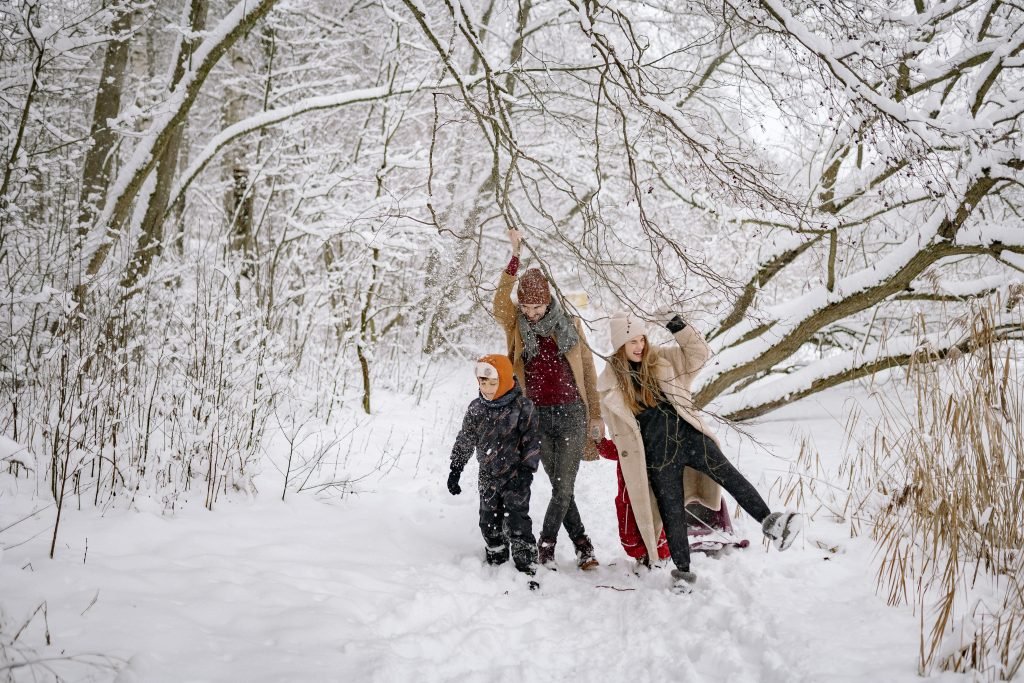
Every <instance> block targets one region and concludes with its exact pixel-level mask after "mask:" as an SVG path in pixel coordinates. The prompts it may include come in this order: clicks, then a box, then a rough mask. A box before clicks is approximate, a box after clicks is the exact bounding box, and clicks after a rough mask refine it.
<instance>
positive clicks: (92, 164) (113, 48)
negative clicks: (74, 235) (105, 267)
mask: <svg viewBox="0 0 1024 683" xmlns="http://www.w3.org/2000/svg"><path fill="white" fill-rule="evenodd" d="M115 13H116V14H115V17H114V21H113V23H112V24H111V25H110V32H111V33H112V34H113V35H114V39H113V40H111V41H110V42H109V43H107V50H106V54H105V55H104V57H103V70H102V72H101V74H100V82H99V85H98V86H97V89H96V106H95V107H94V109H93V114H92V126H91V127H90V129H89V138H90V140H91V141H92V143H91V144H90V145H89V148H88V150H87V151H86V153H85V162H84V163H83V165H82V192H81V195H80V197H79V203H78V221H77V225H78V234H79V236H80V237H85V235H86V234H88V232H89V228H90V227H91V226H92V223H93V221H95V220H96V216H97V215H99V210H100V206H99V203H100V202H101V201H102V199H103V197H104V196H105V195H106V194H107V186H108V185H109V184H110V176H111V175H112V170H113V166H114V147H115V145H116V144H117V135H116V134H115V132H114V130H113V129H112V128H111V127H110V121H111V119H115V118H117V115H118V114H119V113H120V111H121V92H122V91H123V89H124V76H125V70H126V69H127V67H128V44H129V40H128V38H129V36H128V32H129V31H130V30H131V27H132V15H133V12H132V11H130V10H128V9H125V8H122V9H121V10H115Z"/></svg>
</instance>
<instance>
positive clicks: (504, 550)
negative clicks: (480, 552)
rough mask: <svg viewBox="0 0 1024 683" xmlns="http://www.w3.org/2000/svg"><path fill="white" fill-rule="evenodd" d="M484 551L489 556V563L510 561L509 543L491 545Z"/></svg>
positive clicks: (496, 563)
mask: <svg viewBox="0 0 1024 683" xmlns="http://www.w3.org/2000/svg"><path fill="white" fill-rule="evenodd" d="M484 553H485V554H486V556H487V564H490V565H499V564H505V563H506V562H508V555H509V552H508V546H507V545H504V544H502V545H489V546H487V547H486V548H484Z"/></svg>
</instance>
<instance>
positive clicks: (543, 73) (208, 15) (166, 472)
mask: <svg viewBox="0 0 1024 683" xmlns="http://www.w3.org/2000/svg"><path fill="white" fill-rule="evenodd" d="M1022 53H1024V9H1022V8H1021V7H1020V6H1019V5H1018V4H1016V3H1012V2H1004V1H1002V0H985V1H980V0H948V1H945V2H933V1H932V0H912V1H911V0H908V1H905V2H904V1H896V0H889V1H884V0H878V1H872V0H849V1H836V2H828V3H819V2H807V1H803V0H757V1H754V0H724V1H720V2H703V1H696V0H686V1H676V0H672V1H666V2H631V1H629V0H621V1H617V2H611V1H609V2H597V1H593V2H591V1H586V0H581V1H579V2H577V1H575V0H565V1H563V0H544V1H533V0H519V1H518V2H509V3H506V2H498V1H497V0H475V1H473V2H461V3H460V2H454V1H452V0H441V1H440V2H433V1H422V0H401V1H398V0H396V1H394V2H392V1H390V0H354V1H351V2H349V1H347V0H346V1H345V2H335V1H333V0H331V1H328V0H322V1H321V0H304V1H301V2H300V1H299V0H276V1H275V0H243V1H241V2H238V3H231V2H225V1H222V0H185V1H180V0H176V1H174V2H142V1H126V2H101V1H98V0H81V1H77V0H76V1H66V0H61V1H48V0H34V1H31V2H30V1H27V0H14V1H13V2H10V3H6V4H5V5H4V6H2V7H0V160H2V163H3V166H2V180H0V273H2V275H0V280H2V282H3V291H2V293H0V332H2V334H0V392H2V394H0V427H2V434H3V437H4V438H5V439H6V441H5V444H7V445H5V448H4V449H3V451H0V456H2V458H3V460H2V467H0V478H8V479H9V480H12V481H16V482H17V481H24V482H30V484H28V485H27V489H28V490H31V491H33V494H32V495H36V496H39V497H40V498H46V497H49V499H50V500H52V501H53V502H54V504H55V506H56V509H57V515H56V521H55V523H54V524H53V528H52V543H51V547H50V552H51V555H52V554H53V553H54V552H55V549H56V547H57V539H58V537H59V532H60V520H61V515H62V514H64V510H65V507H66V506H68V505H69V502H70V501H71V500H74V501H75V506H76V507H80V506H82V505H83V504H84V505H92V506H96V507H99V508H103V509H108V508H122V507H131V506H132V505H134V504H136V503H137V501H139V500H141V499H146V500H150V501H156V502H157V503H158V504H159V505H160V506H161V507H162V509H164V510H165V511H167V512H168V513H171V512H173V511H175V510H177V509H179V508H181V507H183V506H186V505H201V506H205V507H207V508H209V509H211V510H214V509H216V507H217V505H218V503H219V502H220V501H221V500H223V499H224V497H232V496H247V495H255V487H254V485H253V480H252V477H253V476H254V474H255V473H256V472H258V471H259V469H260V468H261V467H262V466H264V464H265V463H264V456H265V453H266V449H267V444H268V443H269V442H272V441H273V442H275V443H280V442H281V440H282V439H283V440H284V441H286V442H287V443H288V444H289V449H288V457H287V458H286V461H285V462H284V464H283V465H282V467H283V470H284V486H283V491H282V492H281V495H282V497H284V496H287V495H288V494H289V493H294V492H300V491H304V492H311V493H315V494H317V495H323V496H331V495H334V496H343V495H344V494H345V493H346V491H348V490H350V489H351V487H352V485H353V482H352V481H350V480H348V479H346V478H344V477H337V476H334V475H331V472H332V471H334V472H336V470H337V468H336V467H335V468H334V470H332V469H331V468H330V467H328V463H331V462H333V463H335V465H336V464H337V462H338V461H340V460H343V459H344V454H341V453H339V452H338V451H339V444H340V443H341V442H342V440H343V439H342V436H343V435H345V434H350V433H352V432H357V431H358V430H360V429H361V428H366V426H367V425H369V424H370V420H371V418H372V415H373V413H374V407H375V402H376V399H377V397H378V396H379V395H380V393H381V392H391V391H401V392H407V393H409V394H411V395H412V396H424V395H426V394H429V387H430V386H431V384H432V382H434V381H435V379H436V377H437V376H438V375H439V374H440V373H443V372H447V371H448V370H449V369H450V367H451V365H450V363H451V362H452V361H453V360H456V361H465V360H468V359H471V358H472V357H474V355H475V354H476V353H478V352H479V351H480V350H481V344H482V340H488V339H493V329H492V327H493V323H492V321H491V319H490V316H489V314H488V307H489V306H488V304H489V300H490V296H491V293H492V291H493V288H494V285H495V283H496V280H497V275H498V273H499V272H500V270H501V269H502V268H503V267H504V265H505V263H506V260H507V257H508V253H509V252H508V246H507V242H506V240H505V232H506V231H507V230H508V229H509V228H513V227H515V228H519V229H522V230H524V232H525V233H526V235H527V246H526V250H525V251H526V258H527V260H528V261H529V264H528V265H534V266H538V267H541V268H543V269H544V270H545V271H546V272H548V273H549V274H550V276H551V278H552V281H553V282H554V283H555V284H556V285H557V287H558V288H559V290H560V293H561V294H562V295H563V296H564V297H565V299H566V301H567V302H568V303H569V304H570V306H571V307H572V308H573V309H574V310H575V312H577V313H579V314H580V315H581V317H582V318H583V319H584V320H585V321H586V323H587V324H588V325H589V326H590V329H591V335H590V336H591V340H592V343H593V346H594V348H595V351H596V352H598V353H599V354H601V353H605V352H607V351H608V349H606V348H604V346H603V344H604V331H603V320H604V318H605V316H606V314H607V313H608V312H610V311H612V310H615V309H618V308H623V307H625V308H630V309H633V310H634V311H636V312H638V313H640V314H642V315H648V316H650V315H652V314H653V313H654V312H655V311H656V310H658V309H661V308H663V307H665V306H673V307H676V308H678V309H681V310H683V311H684V312H685V313H686V315H687V316H688V317H689V319H691V320H692V321H693V322H694V323H695V324H697V325H699V327H700V328H701V329H702V330H704V332H705V336H706V337H707V338H708V340H709V341H710V343H711V345H712V347H713V349H714V350H715V352H716V357H715V361H714V363H713V365H712V366H710V367H709V368H707V369H706V371H705V372H704V373H703V375H702V376H701V378H700V386H699V387H698V390H697V391H696V392H695V400H696V402H697V403H698V404H699V405H700V406H701V407H705V408H707V409H708V410H709V411H711V412H712V413H714V414H715V415H717V416H719V417H720V418H721V419H722V420H728V421H734V422H735V423H738V425H739V426H740V428H741V429H742V424H743V421H746V420H751V419H754V418H758V417H761V416H764V415H766V414H768V413H770V412H771V411H773V410H775V409H778V408H780V407H782V406H785V405H788V404H789V403H791V402H793V401H795V400H798V399H800V398H802V397H806V396H810V395H812V394H815V393H817V392H820V391H822V390H825V389H828V388H831V387H836V386H839V385H842V384H844V383H847V382H853V381H856V380H861V379H869V380H870V379H872V378H874V377H876V376H878V375H879V373H883V374H884V376H886V377H896V376H897V374H893V369H894V368H896V369H900V370H899V374H898V376H899V377H900V378H902V380H901V381H903V382H904V385H905V386H907V387H910V393H911V395H913V396H916V402H915V403H914V405H912V406H910V409H908V410H901V409H892V410H891V411H890V413H889V415H890V417H893V422H891V423H881V424H880V425H878V426H876V431H875V434H876V436H877V439H875V440H873V441H872V442H871V443H868V444H867V445H866V446H864V448H863V449H862V452H860V453H859V454H858V455H857V457H858V458H860V460H857V462H858V463H860V465H858V466H853V465H852V464H851V463H846V465H845V467H846V469H844V470H843V471H842V472H841V473H840V476H845V477H848V478H849V485H848V487H847V492H846V495H847V498H846V503H844V504H843V505H841V506H838V507H837V506H835V505H833V506H832V507H830V508H829V509H830V512H832V513H833V514H836V515H838V516H839V517H840V518H842V519H847V520H849V521H850V522H851V524H853V525H854V526H856V527H857V528H858V529H859V528H860V525H861V524H863V525H864V526H865V527H866V528H868V530H869V531H870V533H872V534H873V535H874V536H875V537H876V538H877V539H878V543H879V544H880V547H881V548H882V549H883V550H884V552H883V553H882V558H883V559H882V560H881V566H882V569H881V570H880V577H885V578H880V584H881V585H885V586H888V589H889V590H890V593H891V595H890V597H891V599H892V600H893V601H894V602H900V601H906V602H914V601H915V598H913V596H912V595H910V593H914V592H915V591H918V592H919V593H920V595H921V596H924V595H925V594H929V595H931V593H928V591H933V590H934V591H936V593H935V595H934V596H933V598H934V599H935V600H938V601H939V602H938V603H935V602H928V604H929V605H933V604H938V605H939V606H940V607H939V608H938V609H936V610H933V611H930V612H929V614H930V616H929V617H928V619H927V620H925V619H922V653H921V663H920V666H921V670H922V672H925V671H928V670H931V668H932V667H934V666H938V665H941V666H943V667H948V668H954V669H970V668H972V667H973V668H976V669H978V670H981V671H985V672H989V673H990V674H992V675H999V676H1007V675H1010V676H1012V675H1013V673H1015V672H1016V671H1017V670H1018V669H1019V667H1020V665H1021V661H1022V660H1021V658H1022V656H1024V655H1022V651H1024V650H1022V645H1021V643H1022V638H1024V636H1022V620H1024V609H1022V605H1024V597H1022V591H1021V584H1020V577H1021V576H1022V573H1021V562H1022V561H1024V560H1022V557H1021V553H1020V548H1021V546H1022V543H1021V538H1020V534H1021V529H1024V524H1022V523H1021V522H1022V521H1024V509H1022V507H1021V506H1020V503H1019V501H1020V500H1022V499H1024V495H1022V493H1024V491H1022V485H1021V482H1020V478H1019V476H1018V471H1019V469H1018V468H1019V465H1018V460H1019V456H1020V453H1021V449H1022V443H1024V440H1022V438H1021V427H1020V425H1021V423H1022V420H1021V415H1022V413H1021V411H1022V403H1021V389H1020V385H1021V378H1020V376H1019V364H1018V360H1017V359H1018V354H1019V352H1020V342H1021V338H1022V331H1024V326H1022V306H1021V298H1022V292H1024V290H1022V286H1021V284H1020V283H1021V273H1022V272H1024V228H1022V218H1021V216H1022V214H1021V211H1022V208H1024V207H1022V201H1024V186H1022V184H1021V181H1022V177H1024V147H1022V141H1021V135H1022V131H1021V119H1022V116H1024V77H1022V67H1024V54H1022ZM488 350H493V349H488ZM314 444H315V445H314ZM936 444H939V445H936ZM805 464H806V463H805ZM23 486H24V485H23ZM19 490H22V491H24V490H26V489H25V488H22V489H19ZM868 494H870V495H868ZM851 501H856V502H851ZM840 508H841V509H840ZM862 513H863V514H862ZM950 520H953V521H950ZM4 530H5V529H4V528H0V535H2V534H3V532H4ZM922 539H929V540H922ZM971 568H973V571H974V572H975V574H977V573H978V571H982V573H983V574H984V575H986V576H988V577H991V579H992V581H993V582H995V584H996V585H998V586H1000V589H999V591H997V594H998V595H1000V596H1001V598H1000V600H1001V601H1002V603H1001V604H998V605H995V604H987V605H986V606H985V607H984V609H985V610H987V611H985V614H984V618H982V617H980V616H979V617H978V619H977V620H976V623H977V624H981V625H980V626H978V627H977V628H976V629H975V628H974V627H964V628H965V630H966V632H968V633H969V634H970V637H969V638H967V642H968V645H966V646H962V647H955V648H952V649H951V648H949V647H944V646H943V644H942V643H943V638H944V636H945V635H947V634H948V632H949V629H950V628H952V626H951V621H950V619H949V614H951V613H952V612H953V605H954V604H960V603H958V602H957V601H960V600H966V601H967V602H966V603H964V604H970V600H969V599H968V598H967V597H965V596H966V595H967V593H969V590H968V588H967V587H965V584H964V577H965V576H967V575H968V574H969V573H970V572H971V571H972V569H971ZM908 585H910V586H915V588H912V589H911V590H909V591H908V590H907V586H908ZM897 586H902V590H901V589H900V588H897ZM920 600H921V601H922V604H924V602H925V598H923V597H921V598H920ZM943 600H944V601H945V602H943ZM997 602H998V601H997ZM943 605H946V606H947V607H946V608H943V607H942V606H943ZM968 609H969V608H968ZM975 609H976V610H977V609H978V608H977V605H975ZM3 626H4V625H3V624H2V623H0V631H2V632H3V638H4V639H5V640H2V641H0V647H2V648H3V650H2V651H3V652H12V651H14V649H15V647H16V640H17V635H16V634H15V633H14V631H15V628H13V627H8V628H2V627H3ZM958 628H960V627H958ZM0 662H2V659H0ZM993 672H995V673H993Z"/></svg>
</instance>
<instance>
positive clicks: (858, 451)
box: [781, 307, 1024, 680]
mask: <svg viewBox="0 0 1024 683" xmlns="http://www.w3.org/2000/svg"><path fill="white" fill-rule="evenodd" d="M1005 311H1006V309H1005V308H1004V309H1003V313H1005ZM998 313H999V311H998V309H995V308H992V307H990V308H983V309H979V310H976V311H975V312H974V313H973V315H972V316H971V317H970V318H969V319H966V320H962V321H960V324H961V325H962V326H963V327H964V329H965V333H966V334H965V338H966V339H969V340H970V341H969V344H968V345H969V346H970V347H971V348H973V349H975V350H974V351H973V352H972V353H969V354H962V353H961V354H953V355H951V356H947V357H946V358H937V357H935V356H934V355H933V354H932V353H931V352H930V350H929V348H928V347H927V346H926V345H923V346H922V347H921V348H920V349H919V351H918V354H917V355H916V356H915V358H914V359H913V361H912V363H911V364H910V365H909V366H908V367H907V368H906V369H905V374H904V376H903V381H902V382H899V381H897V379H896V378H895V377H894V378H893V382H892V384H891V385H890V386H888V387H885V388H883V389H882V390H879V391H876V392H875V394H874V397H875V399H876V400H877V406H876V407H875V408H873V409H872V410H871V411H867V410H863V411H862V410H860V409H859V408H854V409H853V410H851V411H850V413H849V417H848V419H847V424H846V434H847V439H848V448H847V449H846V451H847V455H846V457H845V459H844V461H843V463H842V466H841V467H840V469H839V470H838V472H837V473H836V475H837V476H830V475H829V473H828V472H826V471H825V468H824V467H823V466H822V465H821V461H820V458H819V457H818V455H817V453H816V451H815V450H814V448H813V445H812V444H811V443H810V442H809V440H807V439H805V440H804V442H803V444H802V445H801V452H800V455H799V457H798V459H797V461H796V463H795V464H794V465H793V467H792V469H791V473H790V475H791V476H790V477H789V478H788V480H787V481H786V482H784V483H783V484H782V491H781V493H782V497H783V498H784V500H786V502H787V504H789V505H797V506H800V507H802V509H805V510H808V511H809V513H810V515H811V516H812V517H813V516H814V515H816V514H818V513H820V512H821V511H823V510H824V511H827V512H828V513H829V514H830V515H831V516H832V518H833V519H835V520H837V521H842V522H843V523H847V524H849V527H850V533H851V536H856V535H859V534H860V533H861V532H862V529H864V528H865V527H866V528H867V530H869V531H870V534H871V536H872V538H874V539H875V542H876V546H877V567H878V571H877V582H878V589H879V591H880V592H881V593H882V594H884V595H885V596H886V598H887V600H888V602H889V604H890V605H909V606H910V607H911V608H912V609H913V610H914V613H915V615H916V616H917V617H918V622H919V624H920V639H919V652H918V669H919V673H921V674H922V675H926V674H928V673H930V672H932V671H934V670H935V668H936V667H938V668H939V669H942V670H950V671H958V672H971V673H972V674H973V675H974V676H975V677H976V678H979V679H983V680H1011V679H1013V678H1014V677H1015V676H1016V675H1017V674H1019V673H1020V672H1021V668H1022V664H1024V590H1022V583H1024V582H1022V577H1024V550H1022V549H1024V483H1022V480H1021V476H1020V474H1021V472H1020V467H1021V459H1022V457H1024V376H1022V373H1021V369H1020V356H1021V353H1022V348H1021V346H1020V344H1019V343H1016V344H1014V343H1003V344H994V343H990V342H991V341H992V340H993V339H994V334H995V333H996V331H997V329H996V325H997V324H998V323H997V322H996V320H997V318H998ZM867 412H871V413H875V414H876V416H874V417H870V418H869V417H867V416H866V414H867ZM865 433H866V436H862V435H865ZM844 486H845V488H844Z"/></svg>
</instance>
